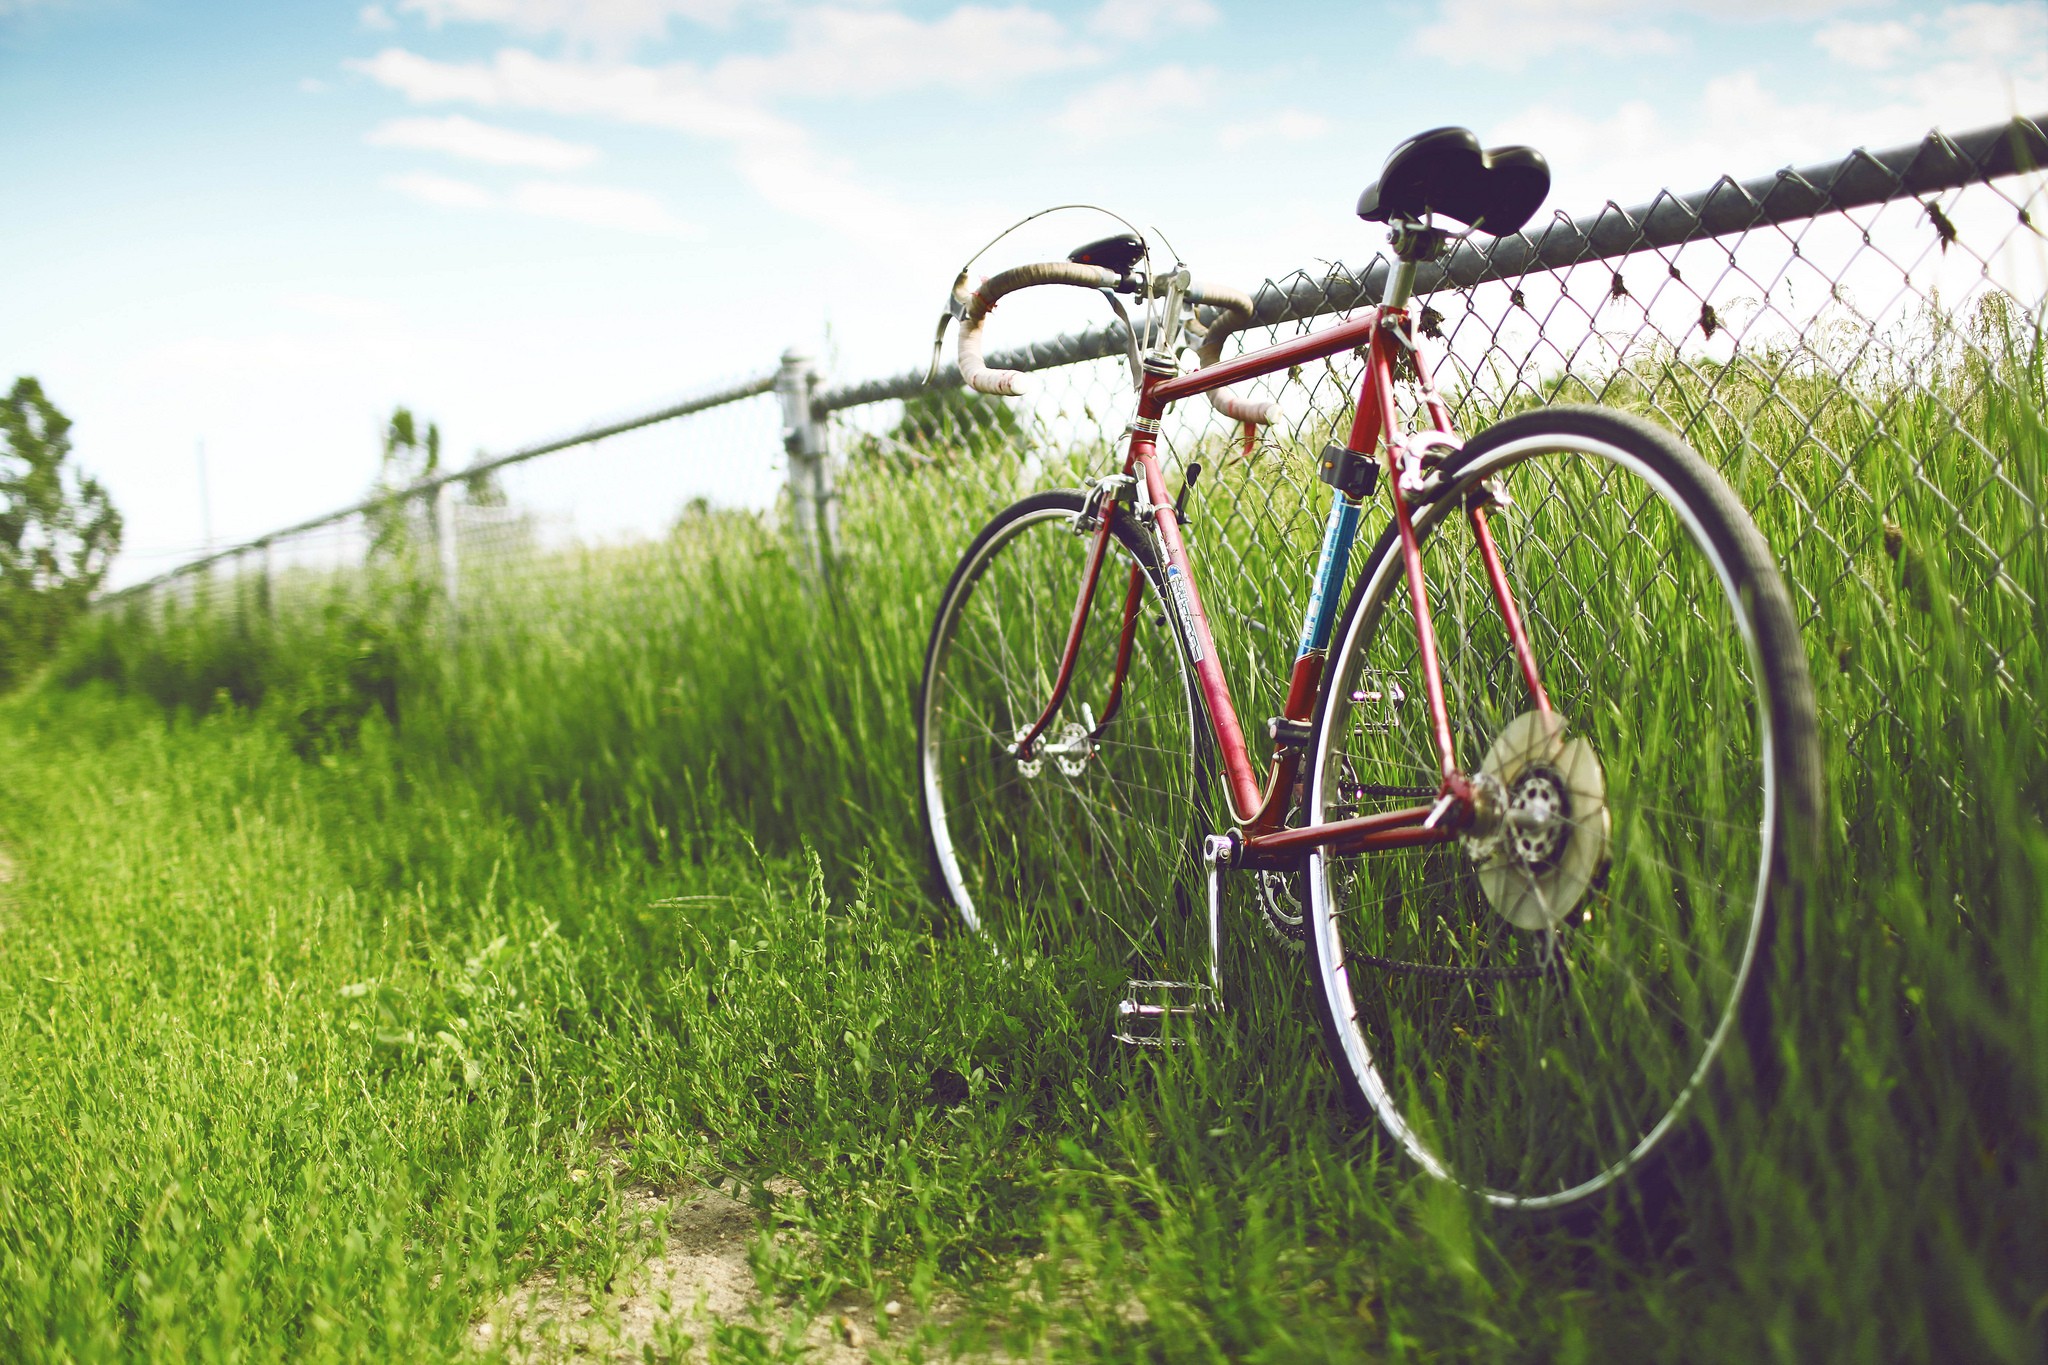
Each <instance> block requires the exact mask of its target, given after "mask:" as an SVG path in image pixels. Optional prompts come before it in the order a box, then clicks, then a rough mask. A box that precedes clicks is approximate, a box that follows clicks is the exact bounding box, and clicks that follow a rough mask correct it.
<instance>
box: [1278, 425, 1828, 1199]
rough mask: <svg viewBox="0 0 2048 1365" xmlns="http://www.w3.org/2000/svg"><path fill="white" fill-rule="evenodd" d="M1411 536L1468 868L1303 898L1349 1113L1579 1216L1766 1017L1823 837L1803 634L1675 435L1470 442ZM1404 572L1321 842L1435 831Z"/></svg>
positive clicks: (1346, 732) (1757, 540)
mask: <svg viewBox="0 0 2048 1365" xmlns="http://www.w3.org/2000/svg"><path fill="white" fill-rule="evenodd" d="M1439 487H1440V489H1441V491H1440V492H1438V493H1437V494H1436V495H1435V496H1434V497H1432V498H1431V499H1430V500H1429V501H1428V502H1426V503H1425V504H1424V505H1423V506H1422V507H1420V508H1418V509H1416V512H1415V523H1416V532H1417V535H1418V537H1419V538H1420V539H1421V543H1422V547H1423V548H1422V559H1423V566H1424V580H1425V583H1426V585H1427V590H1428V593H1429V601H1430V606H1431V608H1432V612H1433V615H1434V620H1435V626H1436V635H1437V638H1438V640H1439V642H1440V645H1439V648H1440V650H1441V657H1442V662H1443V673H1444V690H1445V701H1446V705H1447V709H1448V712H1449V718H1450V722H1451V731H1452V738H1453V743H1454V746H1455V753H1454V758H1455V760H1456V762H1457V764H1458V765H1459V767H1460V769H1461V770H1462V771H1464V772H1465V773H1467V774H1468V775H1470V776H1471V778H1472V780H1473V782H1474V784H1475V787H1476V788H1477V789H1478V791H1479V795H1480V802H1479V805H1480V808H1481V812H1482V814H1481V818H1480V819H1478V820H1477V821H1475V824H1474V825H1473V827H1471V828H1470V829H1468V830H1467V831H1466V832H1465V833H1464V834H1462V835H1461V836H1460V837H1459V839H1458V840H1457V841H1456V842H1453V843H1448V844H1437V845H1432V846H1426V847H1421V848H1412V849H1404V850H1397V851H1388V852H1378V853H1371V854H1366V855H1362V856H1357V857H1337V856H1328V855H1324V854H1321V853H1318V854H1317V855H1315V856H1313V857H1311V858H1310V860H1309V864H1308V868H1307V872H1306V874H1305V876H1304V877H1303V883H1304V898H1305V900H1306V902H1307V904H1306V905H1305V907H1304V909H1305V911H1306V915H1307V919H1308V926H1309V932H1308V943H1309V958H1310V963H1311V966H1312V970H1313V972H1314V980H1315V987H1316V989H1315V996H1316V1003H1317V1006H1318V1012H1319V1013H1320V1014H1321V1016H1322V1020H1323V1024H1324V1028H1325V1039H1326V1042H1327V1043H1328V1046H1329V1051H1330V1054H1331V1057H1332V1059H1333V1060H1334V1061H1335V1063H1336V1065H1337V1069H1338V1072H1339V1074H1340V1076H1341V1077H1342V1080H1343V1084H1344V1088H1345V1090H1346V1092H1347V1094H1348V1096H1349V1097H1350V1099H1351V1100H1352V1102H1353V1103H1354V1104H1355V1105H1356V1106H1357V1107H1358V1108H1360V1109H1361V1110H1369V1111H1371V1112H1373V1113H1376V1114H1377V1116H1378V1118H1379V1120H1380V1122H1381V1123H1382V1125H1383V1126H1384V1127H1385V1129H1386V1131H1387V1132H1388V1133H1390V1134H1391V1135H1392V1136H1393V1137H1394V1139H1395V1140H1396V1141H1397V1142H1398V1143H1399V1144H1400V1146H1401V1147H1402V1148H1403V1149H1405V1150H1406V1151H1407V1152H1408V1154H1409V1155H1410V1156H1411V1157H1413V1158H1414V1159H1415V1160H1416V1161H1417V1162H1418V1163H1419V1164H1420V1165H1421V1166H1422V1167H1423V1168H1424V1169H1425V1170H1427V1171H1429V1172H1430V1173H1432V1174H1434V1175H1437V1176H1440V1177H1442V1178H1445V1179H1449V1180H1452V1181H1455V1182H1457V1183H1458V1184H1460V1185H1463V1186H1465V1187H1466V1188H1468V1189H1470V1190H1472V1191H1474V1192H1476V1193H1478V1194H1481V1195H1483V1196H1484V1198H1486V1199H1487V1200H1488V1201H1489V1202H1492V1203H1494V1204H1497V1205H1503V1206H1510V1207H1521V1208H1555V1207H1560V1206H1563V1205H1568V1204H1572V1203H1574V1202H1576V1201H1579V1200H1582V1199H1585V1198H1587V1197H1589V1196H1592V1195H1594V1194H1597V1193H1599V1192H1600V1191H1601V1190H1603V1189H1606V1188H1608V1187H1609V1186H1611V1185H1613V1184H1614V1183H1615V1182H1616V1181H1618V1180H1619V1179H1620V1178H1621V1177H1622V1176H1623V1175H1625V1174H1626V1173H1627V1172H1629V1171H1630V1170H1631V1169H1632V1168H1634V1167H1636V1166H1638V1165H1639V1164H1640V1163H1641V1162H1643V1161H1644V1160H1646V1159H1647V1158H1649V1157H1650V1156H1651V1155H1652V1154H1653V1153H1654V1152H1656V1151H1657V1150H1659V1148H1660V1144H1662V1143H1664V1142H1665V1140H1666V1139H1667V1138H1668V1137H1669V1136H1670V1134H1671V1133H1672V1132H1673V1130H1674V1128H1675V1126H1676V1125H1677V1123H1678V1121H1679V1120H1680V1118H1681V1117H1682V1116H1683V1114H1684V1113H1685V1110H1686V1106H1687V1105H1688V1103H1689V1102H1690V1101H1691V1100H1693V1099H1694V1097H1695V1096H1696V1094H1697V1092H1698V1090H1699V1088H1700V1086H1701V1085H1702V1083H1703V1081H1704V1080H1705V1079H1706V1077H1707V1076H1708V1074H1709V1072H1710V1070H1711V1069H1712V1067H1713V1066H1714V1064H1715V1062H1716V1060H1717V1059H1718V1058H1719V1057H1720V1055H1721V1054H1722V1052H1723V1051H1724V1049H1725V1047H1726V1046H1727V1044H1728V1041H1729V1039H1730V1037H1731V1035H1732V1034H1734V1033H1736V1032H1740V1031H1742V1026H1743V1024H1744V1023H1745V1013H1746V1011H1748V1010H1749V1009H1750V1008H1751V1007H1752V1006H1753V1005H1754V1004H1755V1003H1756V1002H1757V1000H1758V998H1759V997H1760V996H1761V994H1762V992H1760V991H1758V990H1756V989H1755V988H1754V986H1755V982H1756V978H1757V977H1759V976H1760V975H1762V974H1763V962H1764V957H1765V954H1766V952H1767V950H1768V946H1769V942H1770V937H1771V933H1770V930H1771V922H1772V917H1773V915H1774V914H1775V913H1776V912H1777V910H1778V909H1779V908H1780V906H1781V904H1782V903H1783V901H1784V900H1785V898H1786V894H1787V891H1788V888H1789V886H1790V884H1791V880H1792V874H1793V872H1794V870H1795V868H1794V864H1795V863H1796V862H1797V860H1798V859H1799V858H1800V857H1801V856H1803V853H1804V850H1805V849H1806V848H1807V847H1808V846H1809V844H1810V841H1811V840H1812V838H1813V837H1814V832H1815V829H1816V827H1817V820H1818V811H1819V805H1820V794H1819V793H1820V776H1819V773H1820V761H1819V754H1818V745H1817V740H1816V737H1815V718H1814V714H1815V713H1814V702H1813V693H1812V688H1811V685H1810V683H1809V681H1808V679H1807V674H1806V666H1805V659H1804V655H1803V653H1802V651H1801V648H1800V644H1799V637H1798V631H1797V628H1796V624H1795V621H1794V617H1793V615H1792V609H1791V604H1790V601H1789V599H1788V598H1787V596H1786V592H1785V588H1784V585H1783V583H1782V582H1781V581H1780V579H1779V577H1778V574H1777V571H1776V569H1775V568H1774V567H1773V565H1772V563H1771V558H1770V554H1769V551H1768V549H1767V547H1766V546H1765V545H1764V542H1763V539H1762V537H1761V536H1760V535H1759V534H1758V533H1757V531H1756V529H1755V527H1754V525H1753V524H1752V523H1751V522H1750V520H1749V517H1748V515H1747V514H1746V513H1745V512H1744V511H1743V510H1742V507H1741V506H1740V504H1739V503H1738V502H1737V501H1736V499H1735V496H1734V494H1733V493H1732V492H1731V491H1730V490H1729V488H1728V486H1727V484H1726V483H1725V482H1723V481H1722V479H1721V478H1720V476H1719V475H1718V474H1716V473H1715V472H1714V471H1713V470H1712V469H1711V468H1710V467H1708V466H1707V464H1706V463H1705V462H1704V461H1702V460H1701V459H1700V457H1699V456H1698V455H1696V454H1694V453H1693V452H1692V451H1691V450H1690V449H1688V448H1687V447H1686V446H1684V445H1683V444H1682V443H1680V442H1679V441H1678V440H1676V439H1675V438H1674V437H1672V436H1671V435H1670V434H1669V433H1668V432H1665V431H1663V430H1662V429H1660V428H1658V427H1655V426H1652V425H1651V424H1649V423H1647V422H1644V421H1640V420H1637V419H1635V418H1632V417H1627V416H1624V415H1621V414H1618V413H1613V412H1608V411H1605V410H1601V409H1592V408H1552V409H1548V410H1545V411H1542V412H1535V413H1529V414H1525V415H1523V416H1519V417H1514V418H1510V419H1508V420H1506V421H1503V422H1501V423H1499V424H1497V425H1496V426H1494V427H1492V428H1490V429H1488V430H1487V431H1486V432H1484V433H1482V434H1481V435H1480V436H1478V437H1476V438H1475V439H1474V440H1473V441H1472V442H1471V443H1470V444H1469V445H1467V446H1466V447H1465V449H1464V450H1463V451H1462V452H1461V453H1460V454H1458V455H1456V456H1454V457H1453V458H1452V459H1451V460H1450V461H1449V462H1448V463H1447V465H1446V466H1445V468H1444V469H1443V470H1442V471H1441V479H1440V484H1439ZM1472 500H1489V501H1492V502H1493V506H1492V508H1491V510H1490V511H1489V512H1488V513H1487V515H1488V518H1489V524H1490V526H1491V528H1492V531H1493V534H1494V537H1495V540H1496V542H1497V544H1498V546H1499V549H1500V553H1501V557H1502V559H1503V561H1504V564H1505V568H1506V573H1507V577H1508V579H1509V582H1510V584H1511V586H1512V589H1513V592H1514V595H1515V598H1516V600H1517V603H1518V606H1519V609H1520V612H1521V614H1522V618H1523V621H1524V623H1525V625H1526V627H1527V630H1528V634H1529V637H1530V641H1531V644H1532V646H1533V651H1534V655H1535V658H1536V662H1537V666H1538V668H1539V670H1540V673H1541V676H1542V680H1543V682H1544V685H1545V688H1546V690H1547V691H1548V693H1549V697H1550V701H1551V704H1552V716H1551V717H1549V718H1546V717H1543V716H1541V715H1539V714H1537V712H1536V710H1535V708H1534V706H1533V703H1532V700H1531V696H1530V693H1529V690H1528V688H1527V685H1526V683H1525V681H1524V679H1523V675H1522V672H1521V669H1520V668H1519V666H1518V663H1517V658H1516V654H1515V652H1514V649H1513V647H1512V644H1511V642H1510V640H1509V638H1508V633H1507V630H1506V628H1505V626H1504V625H1503V622H1502V618H1501V615H1500V613H1499V611H1498V609H1497V608H1496V607H1495V605H1494V598H1493V594H1492V592H1491V590H1490V588H1489V585H1488V579H1487V576H1486V572H1485V569H1484V566H1483V562H1482V560H1481V558H1480V555H1479V551H1478V545H1477V540H1476V537H1475V535H1474V533H1473V530H1472V528H1471V525H1470V523H1469V521H1468V516H1467V510H1466V509H1467V507H1468V503H1469V502H1470V501H1472ZM1412 619H1413V618H1412V608H1411V604H1410V597H1409V591H1408V586H1407V583H1406V581H1405V574H1404V571H1403V564H1402V557H1401V553H1400V549H1399V546H1398V543H1397V542H1395V540H1394V539H1393V536H1392V534H1391V532H1390V533H1389V534H1388V535H1387V536H1385V537H1383V538H1382V539H1381V541H1380V544H1379V546H1378V548H1377V549H1376V550H1375V552H1374V553H1373V555H1372V556H1371V558H1370V561H1369V562H1368V563H1367V565H1366V567H1365V568H1364V570H1363V571H1362V573H1361V576H1360V579H1359V582H1358V584H1357V587H1356V588H1355V589H1354V592H1353V595H1352V598H1351V601H1350V604H1349V606H1348V608H1347V610H1346V613H1345V616H1344V619H1343V623H1342V625H1341V626H1340V628H1339V633H1338V636H1337V641H1338V643H1337V645H1336V648H1335V651H1334V654H1333V658H1332V661H1331V666H1330V667H1329V669H1328V670H1327V672H1326V674H1325V680H1324V684H1323V694H1322V697H1321V698H1320V700H1319V703H1318V706H1317V714H1316V721H1315V728H1314V730H1313V732H1312V737H1311V740H1310V753H1311V768H1310V782H1309V791H1308V800H1307V807H1308V809H1307V814H1308V817H1309V819H1310V821H1311V822H1322V821H1331V820H1340V819H1344V818H1347V817H1350V816H1355V815H1361V814H1368V813H1371V812H1373V811H1376V810H1385V809H1393V808H1397V807H1401V806H1414V805H1417V804H1426V803H1427V802H1428V801H1429V800H1430V799H1431V798H1432V797H1434V795H1435V793H1436V790H1437V783H1438V774H1439V765H1438V758H1437V754H1436V751H1435V748H1434V745H1433V743H1432V740H1431V725H1430V718H1429V712H1428V706H1427V700H1426V694H1425V689H1424V684H1423V679H1422V672H1421V668H1420V666H1419V658H1418V653H1417V649H1416V632H1415V629H1414V627H1413V624H1412Z"/></svg>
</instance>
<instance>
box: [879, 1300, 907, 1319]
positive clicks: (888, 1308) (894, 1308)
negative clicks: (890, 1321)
mask: <svg viewBox="0 0 2048 1365" xmlns="http://www.w3.org/2000/svg"><path fill="white" fill-rule="evenodd" d="M882 1311H883V1312H884V1313H887V1314H888V1315H889V1316H890V1317H892V1318H893V1317H895V1316H896V1315H897V1314H898V1313H901V1312H902V1311H903V1305H902V1304H900V1303H898V1302H896V1300H894V1299H891V1300H889V1301H888V1302H887V1303H885V1304H883V1305H882Z"/></svg>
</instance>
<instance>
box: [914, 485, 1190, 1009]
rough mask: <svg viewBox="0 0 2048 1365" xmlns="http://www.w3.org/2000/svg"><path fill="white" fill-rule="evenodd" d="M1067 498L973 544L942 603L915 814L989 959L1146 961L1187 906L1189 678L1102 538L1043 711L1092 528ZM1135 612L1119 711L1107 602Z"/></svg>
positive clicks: (1117, 621)
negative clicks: (1075, 640) (1088, 594)
mask: <svg viewBox="0 0 2048 1365" xmlns="http://www.w3.org/2000/svg"><path fill="white" fill-rule="evenodd" d="M1082 506H1083V499H1082V495H1081V494H1079V493H1077V492H1072V491H1066V490H1061V491H1055V492H1048V493H1040V494H1036V495H1034V496H1032V497H1029V498H1025V499H1024V500H1023V501H1021V502H1018V503H1016V504H1014V505H1013V506H1011V507H1009V508H1007V509H1005V510H1004V511H1003V512H1002V513H1000V514H999V515H998V516H997V517H996V518H995V519H994V520H993V521H991V522H990V523H989V525H988V526H987V527H986V528H985V529H984V530H983V531H982V532H981V534H980V535H979V536H977V537H976V538H975V540H974V543H973V544H972V545H970V546H969V547H968V550H967V553H966V554H965V555H964V556H963V557H962V558H961V561H960V565H959V567H958V568H957V569H955V570H954V573H953V577H952V580H951V581H950V582H949V583H948V584H947V585H946V590H945V593H944V595H943V596H942V598H941V599H940V605H939V612H938V618H937V620H936V621H935V622H934V624H933V626H932V636H931V642H930V644H929V646H928V647H927V649H926V653H925V668H924V681H923V684H922V686H921V687H920V688H919V693H918V703H917V718H918V758H919V786H920V794H921V798H922V800H921V806H922V810H923V815H924V824H925V830H926V834H927V838H928V847H929V851H930V854H931V858H932V863H933V868H934V872H935V875H936V879H937V881H938V883H939V887H940V890H941V894H942V895H943V896H944V897H945V899H946V900H947V901H948V902H949V903H950V904H951V905H952V906H953V908H954V909H955V910H956V911H957V912H958V913H959V915H960V918H961V919H962V921H964V922H965V923H966V925H967V927H968V928H969V929H971V930H973V931H975V932H977V933H980V934H983V935H985V936H987V937H988V938H989V939H991V940H992V941H993V942H994V944H995V946H996V947H997V948H998V949H999V950H1001V951H1003V952H1005V953H1011V952H1016V953H1021V954H1027V955H1029V954H1064V953H1084V954H1090V955H1092V956H1093V957H1094V958H1095V959H1097V960H1098V961H1100V962H1102V963H1105V964H1109V963H1114V964H1115V965H1116V966H1117V967H1118V969H1119V970H1118V973H1117V976H1118V979H1121V975H1122V970H1121V969H1122V968H1123V967H1124V966H1126V965H1128V964H1131V963H1133V962H1135V961H1140V960H1144V959H1146V958H1147V957H1148V956H1149V955H1150V952H1151V948H1152V945H1153V944H1154V943H1155V941H1156V940H1157V938H1158V937H1159V934H1160V932H1161V930H1162V928H1163V927H1164V922H1165V920H1166V919H1167V918H1168V915H1169V912H1173V913H1175V914H1177V913H1179V912H1182V911H1184V910H1185V908H1186V907H1187V906H1188V905H1189V904H1190V903H1191V899H1190V897H1191V889H1192V888H1193V887H1194V886H1195V884H1196V883H1195V881H1194V872H1195V867H1196V857H1195V848H1196V840H1197V839H1198V838H1199V836H1200V834H1201V833H1202V832H1203V831H1202V826H1201V817H1200V805H1201V794H1202V791H1203V782H1204V773H1205V764H1204V761H1203V758H1202V754H1203V749H1202V747H1201V741H1200V738H1199V736H1200V733H1201V731H1200V727H1199V725H1198V723H1197V718H1198V716H1199V714H1200V712H1199V710H1198V701H1197V693H1196V690H1195V680H1194V677H1193V675H1192V672H1191V670H1190V669H1189V668H1188V667H1187V665H1186V661H1185V657H1184V655H1183V654H1182V652H1181V650H1180V648H1179V647H1178V642H1177V640H1176V637H1175V634H1174V626H1173V621H1172V617H1171V616H1170V614H1169V612H1168V609H1167V605H1166V601H1165V598H1164V597H1163V595H1162V593H1161V591H1160V587H1159V582H1158V578H1157V575H1156V574H1155V573H1154V565H1153V562H1152V555H1151V550H1150V547H1149V546H1148V545H1147V544H1146V542H1145V540H1144V539H1143V538H1141V536H1139V535H1138V534H1137V533H1136V532H1135V530H1134V529H1133V528H1132V527H1130V526H1129V524H1128V523H1127V522H1120V524H1119V525H1118V526H1117V527H1116V529H1115V533H1114V534H1113V535H1112V536H1111V539H1110V553H1109V554H1108V556H1107V557H1106V559H1105V561H1104V564H1103V569H1102V577H1101V581H1100V583H1099V586H1098V587H1097V590H1096V595H1095V602H1094V606H1093V609H1092V611H1091V612H1090V616H1089V622H1088V628H1087V631H1086V633H1085V634H1084V636H1083V639H1082V645H1081V650H1080V654H1079V656H1078V658H1077V659H1076V663H1075V668H1074V673H1073V682H1072V685H1071V689H1070V690H1069V692H1068V694H1067V698H1066V701H1065V702H1064V704H1063V705H1062V707H1061V709H1060V711H1059V714H1058V715H1057V716H1056V717H1055V718H1054V720H1053V723H1052V725H1051V726H1050V728H1049V729H1048V730H1047V731H1046V733H1045V734H1044V735H1043V736H1042V737H1041V738H1040V739H1039V741H1038V742H1037V744H1036V745H1034V747H1033V750H1032V752H1031V754H1030V755H1029V756H1028V757H1025V758H1020V757H1018V755H1017V752H1016V750H1017V743H1018V740H1019V739H1020V738H1021V737H1022V736H1023V735H1024V734H1026V733H1027V732H1028V731H1029V730H1030V728H1031V727H1032V726H1033V725H1034V724H1036V723H1037V721H1038V718H1039V716H1040V714H1041V713H1042V711H1043V709H1044V707H1045V704H1046V702H1047V701H1048V700H1049V699H1050V697H1051V695H1052V689H1053V684H1054V681H1055V680H1056V678H1057V677H1058V674H1059V664H1060V658H1061V654H1062V652H1063V650H1064V648H1065V645H1066V639H1067V631H1068V627H1069V625H1070V624H1071V622H1072V618H1073V610H1074V601H1075V595H1076V593H1077V592H1078V591H1079V589H1080V586H1081V582H1082V578H1083V574H1084V571H1085V567H1086V563H1087V558H1088V554H1089V550H1090V547H1091V546H1092V544H1093V542H1094V534H1093V532H1087V533H1082V534H1077V533H1076V531H1075V529H1074V527H1075V522H1076V518H1077V517H1078V516H1079V515H1080V513H1081V511H1082ZM1134 568H1135V569H1136V570H1137V586H1138V594H1139V603H1138V612H1137V615H1136V619H1135V623H1134V634H1133V637H1132V641H1131V654H1130V664H1129V668H1128V670H1127V672H1126V675H1125V681H1124V685H1123V689H1122V695H1121V699H1120V700H1119V701H1118V702H1117V703H1116V705H1115V706H1114V708H1113V709H1112V706H1111V699H1110V685H1111V680H1112V679H1113V677H1114V676H1115V665H1116V659H1117V653H1118V647H1119V643H1120V635H1121V631H1120V627H1121V625H1122V623H1123V615H1124V611H1123V608H1124V603H1125V600H1126V596H1127V594H1128V592H1129V590H1130V586H1131V572H1132V570H1133V569H1134Z"/></svg>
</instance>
